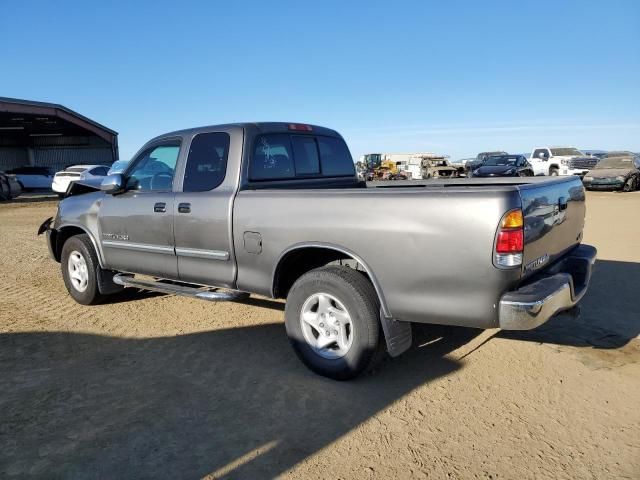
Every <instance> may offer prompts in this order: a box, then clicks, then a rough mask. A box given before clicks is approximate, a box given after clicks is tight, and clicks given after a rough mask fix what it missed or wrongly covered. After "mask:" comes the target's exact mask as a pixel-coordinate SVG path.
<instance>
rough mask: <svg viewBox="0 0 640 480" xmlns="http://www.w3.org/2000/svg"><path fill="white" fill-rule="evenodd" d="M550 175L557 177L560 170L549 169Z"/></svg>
mask: <svg viewBox="0 0 640 480" xmlns="http://www.w3.org/2000/svg"><path fill="white" fill-rule="evenodd" d="M549 175H550V176H551V177H557V176H558V169H557V168H556V167H551V168H550V169H549Z"/></svg>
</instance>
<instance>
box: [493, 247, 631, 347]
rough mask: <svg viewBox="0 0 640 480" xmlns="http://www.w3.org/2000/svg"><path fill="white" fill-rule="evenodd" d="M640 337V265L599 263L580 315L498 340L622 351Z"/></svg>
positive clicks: (504, 333) (508, 333)
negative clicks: (639, 335)
mask: <svg viewBox="0 0 640 480" xmlns="http://www.w3.org/2000/svg"><path fill="white" fill-rule="evenodd" d="M638 334H640V264H639V263H633V262H617V261H611V260H598V261H597V262H596V264H595V268H594V271H593V276H592V278H591V284H590V286H589V291H588V292H587V294H586V295H585V297H584V299H583V300H582V303H581V307H580V315H579V316H578V317H577V318H574V317H572V316H570V315H567V314H560V315H558V316H557V317H554V318H552V319H551V320H549V321H548V322H547V323H546V324H544V325H542V326H540V327H538V328H537V329H535V330H530V331H502V332H500V333H499V335H498V336H499V337H501V338H509V339H514V340H524V341H532V342H541V343H552V344H557V345H570V346H574V347H595V348H603V349H606V348H621V347H623V346H625V345H626V344H627V343H629V342H630V341H631V340H632V339H634V338H636V337H637V336H638Z"/></svg>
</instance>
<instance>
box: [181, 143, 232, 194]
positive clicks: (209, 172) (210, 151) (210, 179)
mask: <svg viewBox="0 0 640 480" xmlns="http://www.w3.org/2000/svg"><path fill="white" fill-rule="evenodd" d="M229 141H230V138H229V134H227V133H201V134H199V135H196V136H195V137H194V138H193V140H191V147H190V148H189V156H188V157H187V166H186V169H185V172H184V184H183V186H182V191H183V192H207V191H209V190H213V189H214V188H216V187H218V186H219V185H220V184H221V183H222V182H223V181H224V176H225V174H226V172H227V158H228V156H229Z"/></svg>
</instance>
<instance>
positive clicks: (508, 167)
mask: <svg viewBox="0 0 640 480" xmlns="http://www.w3.org/2000/svg"><path fill="white" fill-rule="evenodd" d="M473 176H474V177H532V176H533V168H532V167H531V164H530V163H529V162H528V161H527V159H526V158H525V157H524V155H499V156H495V157H489V158H487V159H486V160H485V161H484V163H483V164H482V165H481V166H480V167H478V168H476V169H475V170H474V171H473Z"/></svg>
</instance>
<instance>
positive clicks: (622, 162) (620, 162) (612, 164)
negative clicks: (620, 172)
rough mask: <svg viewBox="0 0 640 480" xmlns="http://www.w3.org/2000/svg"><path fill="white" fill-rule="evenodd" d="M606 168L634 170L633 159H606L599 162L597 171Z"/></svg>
mask: <svg viewBox="0 0 640 480" xmlns="http://www.w3.org/2000/svg"><path fill="white" fill-rule="evenodd" d="M605 168H633V159H632V158H631V157H617V158H616V157H612V158H605V159H603V160H600V161H599V162H598V164H597V165H596V170H603V169H605Z"/></svg>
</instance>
